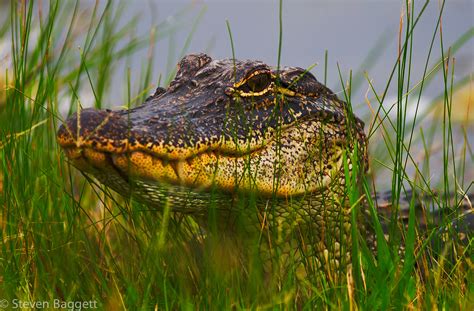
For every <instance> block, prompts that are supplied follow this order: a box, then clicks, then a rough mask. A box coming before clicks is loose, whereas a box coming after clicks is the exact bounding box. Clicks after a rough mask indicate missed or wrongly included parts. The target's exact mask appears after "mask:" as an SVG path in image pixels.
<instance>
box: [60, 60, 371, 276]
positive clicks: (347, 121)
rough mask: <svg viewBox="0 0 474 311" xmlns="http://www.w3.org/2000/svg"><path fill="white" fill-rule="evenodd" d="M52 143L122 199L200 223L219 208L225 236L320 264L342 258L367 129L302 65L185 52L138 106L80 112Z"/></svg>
mask: <svg viewBox="0 0 474 311" xmlns="http://www.w3.org/2000/svg"><path fill="white" fill-rule="evenodd" d="M57 139H58V142H59V144H60V145H61V147H62V148H63V150H64V152H65V153H66V155H67V156H68V158H69V159H70V161H71V162H72V164H73V165H74V166H76V167H77V168H79V169H80V170H81V171H84V172H86V173H89V174H91V175H93V176H94V177H96V178H97V179H98V180H99V181H101V182H102V183H104V184H105V185H107V186H109V187H111V188H112V189H114V190H115V191H117V192H118V193H120V194H122V195H124V196H129V195H132V196H133V197H134V198H136V199H137V200H139V201H142V202H144V203H146V204H148V205H150V206H152V207H155V208H157V209H161V208H163V206H164V204H166V203H169V206H170V207H171V209H172V211H175V212H178V213H187V214H190V215H192V216H193V217H194V218H195V219H196V220H197V221H198V222H199V223H201V224H203V226H207V225H208V224H207V219H208V217H207V215H208V214H209V207H210V206H215V207H216V211H215V213H216V217H217V218H216V219H217V220H216V221H217V224H218V226H219V228H220V231H221V232H229V234H230V235H238V237H239V239H247V238H248V239H254V238H255V237H258V236H262V232H270V233H272V235H273V236H276V237H277V240H278V241H277V242H275V241H273V242H272V241H271V240H268V241H267V242H268V243H263V244H264V245H263V248H264V249H267V250H268V248H270V250H271V249H272V248H275V245H277V244H278V245H284V246H282V248H283V252H286V253H294V252H293V251H294V250H296V249H299V250H300V252H301V253H303V254H298V255H295V256H296V257H297V259H298V258H302V257H307V255H314V256H313V257H314V258H315V264H316V265H317V266H320V265H321V263H323V264H325V266H328V267H330V266H334V265H335V266H338V265H340V264H341V262H342V263H346V262H347V261H348V260H349V257H350V256H349V253H350V252H349V250H350V243H349V241H350V228H351V226H350V212H349V203H348V201H347V198H346V196H345V192H346V191H347V189H346V185H345V178H346V176H345V174H344V165H343V163H344V160H343V153H344V152H345V153H346V159H347V160H346V161H348V168H349V170H350V171H351V169H352V164H351V163H350V158H351V156H352V155H353V153H354V151H355V149H356V148H357V154H358V158H359V161H358V170H357V171H358V172H357V174H363V173H365V170H366V169H367V148H366V137H365V134H364V124H363V122H362V121H361V120H359V119H358V118H357V117H355V116H354V115H352V113H351V112H350V111H349V109H348V107H347V105H346V103H344V102H343V101H341V100H339V99H338V98H337V96H336V95H335V94H333V92H332V91H331V90H329V89H328V88H327V87H325V86H324V85H322V84H321V83H319V82H318V81H317V80H316V79H315V78H314V76H313V75H311V74H310V73H308V72H305V70H304V69H301V68H296V67H283V68H281V69H280V71H279V72H277V71H276V69H274V68H270V67H269V66H268V65H266V64H264V63H262V62H259V61H250V60H247V61H239V60H235V63H234V61H233V60H230V59H224V60H212V59H211V58H210V57H209V56H207V55H205V54H197V55H188V56H186V57H185V58H183V59H182V60H181V62H180V63H179V64H178V72H177V75H176V77H175V79H174V80H173V81H172V82H171V84H170V86H169V87H168V88H167V89H161V88H159V89H158V90H157V91H156V93H155V94H154V95H153V96H151V97H150V98H148V99H147V101H146V102H145V103H144V104H143V105H141V106H139V107H136V108H133V109H130V110H118V111H110V110H94V109H84V110H82V111H81V112H78V113H77V114H76V115H73V116H72V117H71V118H69V119H68V120H67V121H66V122H65V124H63V125H62V126H61V127H60V129H59V131H58V134H57ZM248 196H250V197H252V196H253V197H256V199H255V201H256V204H253V205H252V204H249V203H248V202H249V200H248V199H247V197H248ZM361 214H362V213H361ZM242 223H243V224H244V225H242ZM360 226H361V230H362V232H363V230H364V229H363V228H364V224H363V217H361V219H360ZM264 235H265V234H264ZM368 240H369V245H370V244H371V243H372V239H371V238H368ZM301 245H303V247H301ZM264 253H267V252H264ZM302 255H303V256H302Z"/></svg>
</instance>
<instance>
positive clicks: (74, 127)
mask: <svg viewBox="0 0 474 311" xmlns="http://www.w3.org/2000/svg"><path fill="white" fill-rule="evenodd" d="M129 128H130V126H129V125H128V124H127V120H125V119H124V118H123V117H122V116H120V115H119V114H117V113H115V112H113V111H110V110H95V109H83V110H82V111H80V112H78V113H76V114H74V115H72V116H71V117H70V118H69V119H67V120H66V122H65V123H64V124H63V125H61V127H60V128H59V130H58V133H57V139H58V143H59V145H60V146H61V147H63V148H81V147H84V146H85V145H86V146H87V147H91V148H94V149H97V150H100V151H103V152H120V151H125V150H126V149H127V146H128V144H130V142H133V135H131V133H130V130H129Z"/></svg>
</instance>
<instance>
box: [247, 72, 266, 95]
mask: <svg viewBox="0 0 474 311" xmlns="http://www.w3.org/2000/svg"><path fill="white" fill-rule="evenodd" d="M271 82H272V79H271V76H270V73H259V74H256V75H254V76H252V77H250V78H249V79H248V80H247V82H246V83H245V85H246V86H247V87H248V89H249V90H250V91H252V92H254V93H258V92H261V91H263V90H265V89H266V88H267V87H268V86H269V85H270V83H271Z"/></svg>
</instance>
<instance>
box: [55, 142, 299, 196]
mask: <svg viewBox="0 0 474 311" xmlns="http://www.w3.org/2000/svg"><path fill="white" fill-rule="evenodd" d="M64 152H65V154H66V156H67V157H68V158H69V159H70V161H71V163H72V164H73V165H74V166H75V167H77V168H78V169H79V170H81V171H84V172H87V173H90V174H91V175H93V176H94V175H98V173H99V174H100V175H102V176H103V175H106V174H116V175H119V176H121V177H122V178H123V179H124V182H129V181H134V180H135V181H141V182H147V183H157V184H168V185H173V186H184V187H188V188H190V189H195V190H198V191H206V190H208V189H210V188H212V187H213V186H217V188H218V189H219V190H221V191H223V192H227V193H233V192H235V191H236V190H240V191H245V192H257V191H258V193H259V195H263V196H269V197H270V196H273V195H275V196H277V197H289V196H292V195H300V194H301V193H295V189H294V188H293V185H289V184H283V185H281V186H279V187H275V186H274V182H275V180H274V179H273V180H271V181H268V180H263V181H262V180H259V179H257V178H255V179H252V178H251V177H252V175H253V174H255V172H254V173H252V172H250V174H247V173H248V171H247V168H243V171H244V174H246V175H242V174H240V175H239V173H238V172H237V171H238V170H239V168H240V169H242V166H243V165H245V164H246V163H249V162H248V161H249V159H250V158H251V157H252V155H253V154H252V153H251V154H248V155H246V156H244V157H229V156H223V155H220V156H218V155H216V154H215V153H213V152H210V153H202V154H200V155H199V156H196V157H193V158H189V159H186V160H162V159H160V158H158V157H156V156H154V155H152V154H149V153H146V152H141V151H133V152H130V153H119V154H112V153H107V152H102V151H97V150H94V149H92V148H90V147H84V148H76V147H67V148H64ZM218 166H219V168H218ZM236 172H237V173H236ZM247 175H248V176H247ZM253 177H255V176H253ZM109 186H112V188H113V185H109Z"/></svg>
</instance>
